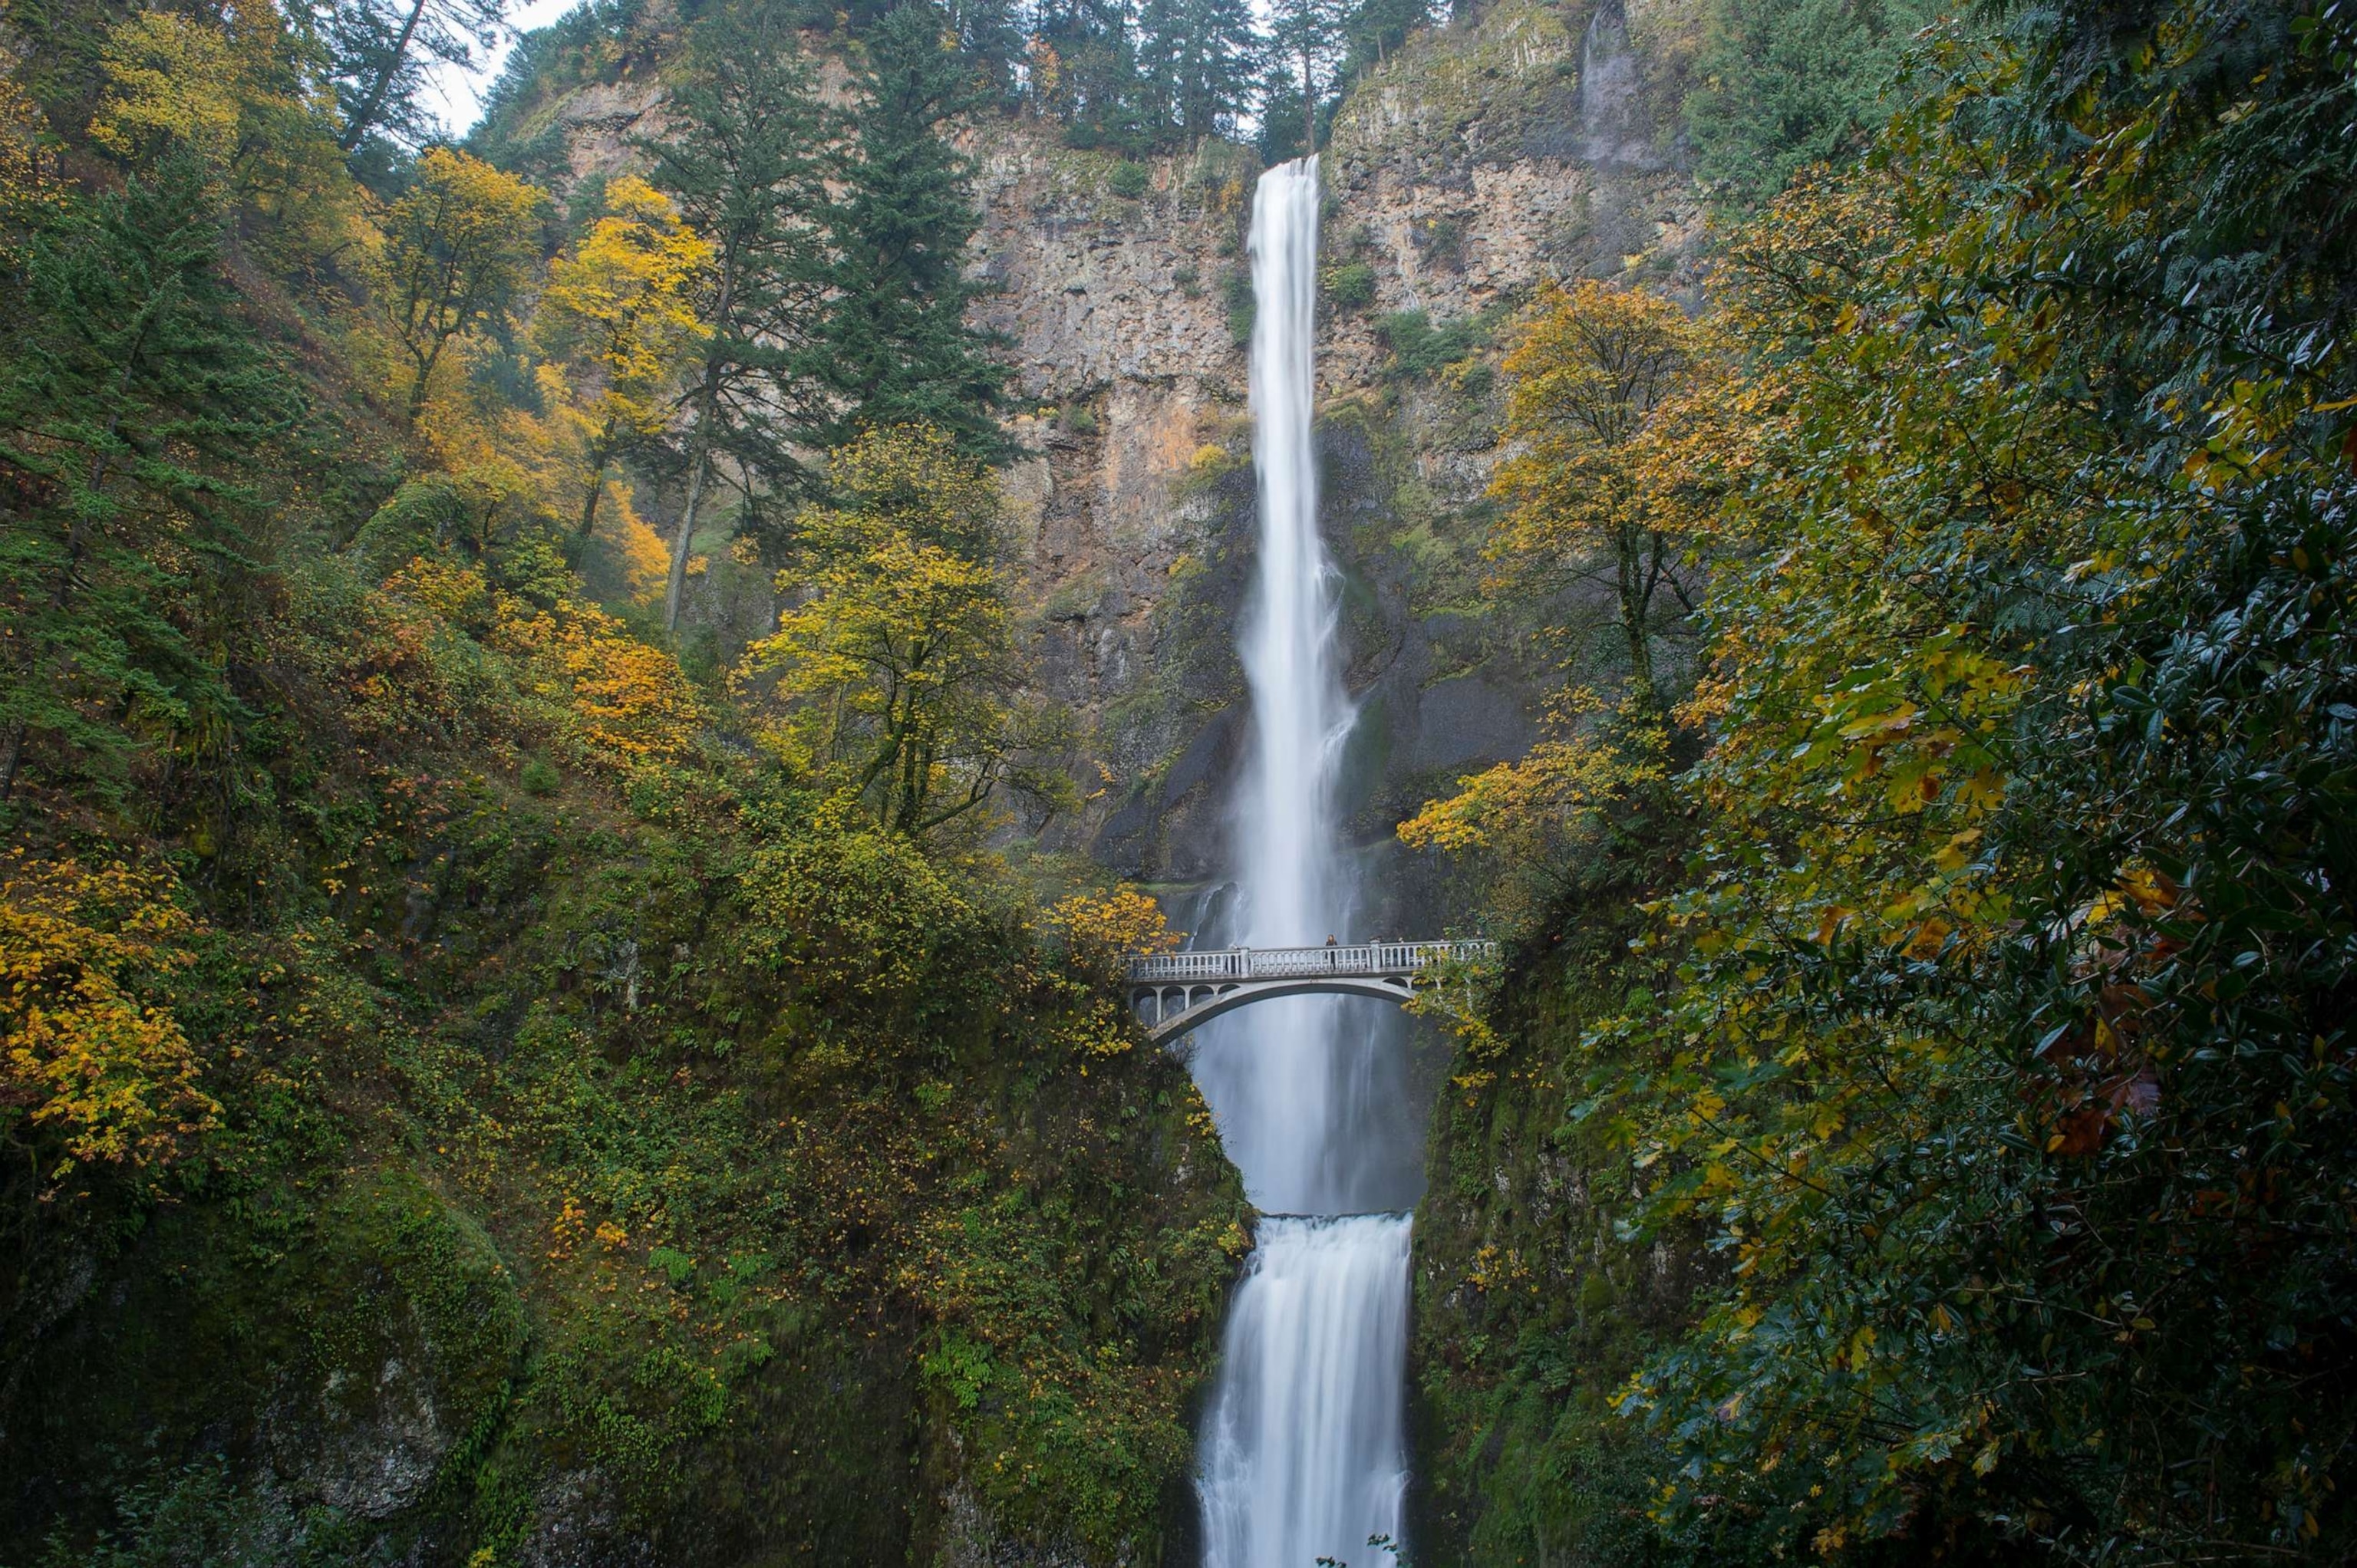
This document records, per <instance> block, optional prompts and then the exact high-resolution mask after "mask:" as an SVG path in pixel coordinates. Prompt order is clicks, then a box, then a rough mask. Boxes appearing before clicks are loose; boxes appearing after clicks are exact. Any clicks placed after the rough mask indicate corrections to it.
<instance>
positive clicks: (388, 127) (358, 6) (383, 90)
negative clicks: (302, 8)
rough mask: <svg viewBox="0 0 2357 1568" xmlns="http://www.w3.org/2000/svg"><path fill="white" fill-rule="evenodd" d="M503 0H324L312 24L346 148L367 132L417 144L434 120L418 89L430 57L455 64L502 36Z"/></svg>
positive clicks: (469, 60) (356, 145)
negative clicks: (324, 57) (323, 54)
mask: <svg viewBox="0 0 2357 1568" xmlns="http://www.w3.org/2000/svg"><path fill="white" fill-rule="evenodd" d="M506 10H507V7H506V5H505V4H504V0H326V3H325V4H322V5H319V6H318V7H317V10H316V11H315V12H314V13H313V26H314V27H315V28H316V29H317V33H318V37H319V40H320V42H321V44H322V45H324V46H325V48H326V51H327V57H328V59H327V64H328V80H329V81H331V82H332V83H333V84H334V87H335V93H336V107H337V109H338V110H339V112H340V113H341V115H342V117H343V122H344V124H343V130H342V133H341V134H339V137H338V141H339V143H340V144H341V145H342V147H343V149H344V151H345V152H347V153H353V152H357V151H359V150H361V148H362V147H364V146H365V145H368V143H369V142H370V141H371V140H372V139H377V138H382V139H383V140H386V141H390V142H392V143H393V144H394V145H400V146H411V147H414V146H415V145H418V144H419V142H421V141H423V140H424V139H425V137H427V136H429V135H431V134H433V133H434V130H435V126H434V124H433V122H432V119H431V116H430V114H429V113H428V112H427V111H426V109H425V105H424V104H423V103H421V102H419V95H420V93H421V91H422V90H423V89H424V88H425V71H426V70H427V67H428V66H429V64H431V63H437V62H438V63H440V64H444V65H450V66H456V67H457V68H459V69H460V70H465V69H468V68H469V67H471V66H472V65H473V64H474V63H475V59H476V56H477V53H478V51H480V50H488V49H490V48H491V47H492V45H494V44H495V43H497V42H498V41H499V38H500V32H501V31H502V29H503V26H504V19H505V15H506Z"/></svg>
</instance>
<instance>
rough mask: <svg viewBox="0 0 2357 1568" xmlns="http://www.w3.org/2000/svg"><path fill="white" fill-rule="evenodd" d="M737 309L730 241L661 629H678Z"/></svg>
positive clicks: (715, 302) (722, 268) (698, 403)
mask: <svg viewBox="0 0 2357 1568" xmlns="http://www.w3.org/2000/svg"><path fill="white" fill-rule="evenodd" d="M736 309H737V256H736V252H735V248H734V245H733V243H732V245H731V248H730V251H729V253H728V255H727V256H726V258H725V259H724V260H723V261H722V262H721V263H720V291H719V294H718V295H716V297H715V298H714V300H713V302H712V337H711V338H710V339H709V345H708V347H707V348H706V349H705V360H704V390H703V393H702V395H701V396H699V397H698V398H697V399H696V404H695V434H694V435H692V436H691V437H689V440H688V445H689V446H690V448H691V449H692V450H693V452H694V456H693V457H692V458H691V459H690V460H689V462H688V468H687V508H686V510H684V511H683V512H681V513H680V517H679V537H678V538H677V539H675V540H673V542H672V547H671V584H670V586H669V587H668V588H667V589H666V590H665V591H664V594H663V629H664V630H665V631H677V630H678V629H679V601H680V596H681V595H682V594H683V592H684V591H685V590H686V587H687V547H688V545H689V543H690V542H692V541H693V540H694V538H695V509H696V503H697V502H699V501H701V500H702V499H704V481H705V474H706V473H707V472H708V471H709V470H710V468H711V467H712V405H713V404H714V403H716V402H718V401H719V398H720V360H719V358H718V356H719V353H720V345H721V344H722V343H723V342H724V341H726V338H724V337H723V334H725V333H726V331H727V330H728V328H729V325H730V318H731V317H733V316H734V315H735V314H736Z"/></svg>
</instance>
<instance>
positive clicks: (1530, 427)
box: [1490, 282, 1738, 713]
mask: <svg viewBox="0 0 2357 1568" xmlns="http://www.w3.org/2000/svg"><path fill="white" fill-rule="evenodd" d="M1710 360H1711V350H1710V349H1709V346H1708V344H1707V342H1706V338H1704V336H1703V334H1702V333H1701V332H1700V331H1699V330H1698V329H1697V328H1695V325H1694V324H1693V323H1692V322H1690V321H1688V320H1687V319H1686V317H1685V315H1684V312H1682V311H1681V310H1679V309H1678V307H1677V306H1674V305H1673V304H1671V303H1670V302H1669V301H1667V300H1665V299H1662V298H1660V297H1659V296H1657V295H1650V294H1646V293H1643V292H1641V291H1637V290H1631V289H1616V288H1609V287H1607V286H1605V285H1602V284H1599V283H1595V282H1581V283H1579V284H1577V285H1574V286H1573V287H1571V288H1569V289H1565V288H1563V287H1561V286H1559V285H1554V284H1548V285H1544V287H1542V289H1541V290H1540V293H1539V295H1538V298H1537V299H1536V300H1535V301H1534V303H1533V304H1532V306H1531V308H1530V310H1529V311H1528V312H1527V313H1526V314H1525V316H1524V317H1523V320H1522V322H1521V324H1520V326H1519V328H1517V330H1516V332H1515V334H1514V337H1513V338H1512V347H1511V348H1510V349H1508V351H1507V354H1506V360H1505V370H1506V374H1507V376H1508V378H1509V383H1510V384H1509V391H1508V393H1507V400H1506V434H1507V437H1508V439H1509V440H1511V441H1513V442H1516V443H1518V444H1519V446H1518V449H1517V450H1516V452H1515V455H1514V456H1512V457H1509V458H1508V459H1507V460H1506V461H1505V462H1504V463H1502V464H1501V465H1500V466H1499V467H1498V472H1497V477H1496V478H1495V480H1494V482H1493V483H1492V485H1491V494H1492V495H1494V496H1496V497H1497V498H1498V499H1501V500H1503V501H1505V502H1507V503H1508V504H1509V505H1510V506H1511V508H1512V510H1511V511H1510V512H1509V513H1508V514H1507V516H1506V518H1505V520H1504V521H1503V522H1502V523H1501V526H1500V528H1499V529H1498V532H1497V534H1496V536H1495V537H1494V539H1493V540H1492V542H1491V546H1490V554H1491V559H1492V560H1493V561H1494V562H1496V563H1497V564H1498V565H1499V567H1500V568H1501V577H1503V578H1505V579H1507V580H1510V581H1514V582H1517V583H1518V584H1519V585H1521V586H1523V588H1524V589H1525V590H1526V591H1529V592H1532V593H1534V594H1536V595H1540V596H1544V595H1545V594H1547V593H1549V592H1553V591H1559V590H1561V589H1562V588H1564V587H1566V586H1568V585H1571V584H1573V583H1576V582H1578V581H1582V580H1587V579H1590V578H1594V577H1598V576H1601V577H1602V578H1603V579H1604V580H1605V581H1607V582H1609V584H1610V585H1611V589H1612V593H1613V596H1614V604H1615V606H1616V607H1617V609H1618V611H1619V614H1620V629H1621V633H1622V639H1623V643H1624V646H1625V649H1626V652H1627V656H1628V661H1629V674H1628V679H1629V687H1630V692H1631V695H1632V696H1633V697H1634V699H1635V700H1636V701H1637V703H1639V705H1640V706H1641V707H1644V708H1648V709H1651V710H1652V711H1654V712H1656V713H1659V712H1661V710H1662V699H1661V696H1660V682H1659V680H1658V679H1657V676H1656V672H1655V668H1654V650H1655V645H1656V643H1657V641H1658V640H1659V639H1660V636H1661V631H1662V626H1661V622H1662V617H1661V614H1660V611H1659V608H1658V600H1659V598H1660V596H1661V595H1662V593H1663V590H1664V589H1667V590H1668V592H1669V593H1670V595H1671V596H1674V597H1675V598H1676V599H1678V601H1679V606H1680V610H1681V612H1682V613H1691V610H1692V607H1693V606H1692V600H1691V598H1690V597H1689V596H1688V593H1687V587H1686V584H1685V582H1684V575H1685V574H1687V573H1688V572H1689V571H1690V570H1691V568H1690V566H1689V565H1688V564H1687V563H1686V562H1685V561H1684V559H1683V557H1684V553H1685V552H1687V551H1688V550H1689V549H1690V548H1692V546H1693V545H1694V544H1695V542H1696V540H1697V539H1698V537H1699V536H1700V535H1701V534H1703V533H1704V532H1706V531H1707V530H1708V529H1709V527H1710V526H1711V522H1710V520H1711V517H1712V514H1713V510H1714V508H1715V505H1716V501H1717V495H1718V493H1719V491H1720V490H1721V489H1723V484H1722V483H1720V482H1718V481H1719V480H1720V478H1721V477H1722V476H1723V475H1724V474H1725V472H1726V471H1727V467H1728V466H1729V463H1730V461H1731V460H1732V454H1733V450H1734V448H1735V446H1736V445H1737V435H1738V432H1737V431H1736V430H1735V429H1734V428H1733V427H1732V426H1731V424H1729V422H1728V421H1727V419H1726V418H1725V417H1724V414H1725V411H1726V403H1725V398H1724V396H1723V395H1722V393H1721V392H1720V390H1719V389H1717V388H1715V387H1714V386H1713V385H1712V384H1711V374H1710Z"/></svg>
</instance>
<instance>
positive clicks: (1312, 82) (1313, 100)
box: [1301, 41, 1318, 158]
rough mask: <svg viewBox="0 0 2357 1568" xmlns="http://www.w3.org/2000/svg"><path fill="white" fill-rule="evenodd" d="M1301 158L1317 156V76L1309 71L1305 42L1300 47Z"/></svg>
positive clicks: (1307, 51) (1307, 49) (1307, 48)
mask: <svg viewBox="0 0 2357 1568" xmlns="http://www.w3.org/2000/svg"><path fill="white" fill-rule="evenodd" d="M1301 156H1303V157H1305V158H1308V157H1315V156H1318V75H1317V72H1316V71H1314V70H1311V69H1310V65H1309V45H1308V42H1307V41H1304V42H1303V44H1302V46H1301Z"/></svg>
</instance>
